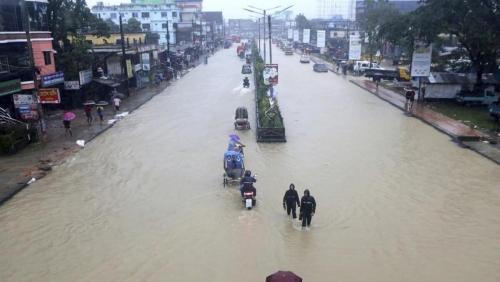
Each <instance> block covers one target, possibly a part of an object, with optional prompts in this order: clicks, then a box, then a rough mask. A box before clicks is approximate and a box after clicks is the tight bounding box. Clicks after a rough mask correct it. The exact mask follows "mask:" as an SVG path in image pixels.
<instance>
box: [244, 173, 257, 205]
mask: <svg viewBox="0 0 500 282" xmlns="http://www.w3.org/2000/svg"><path fill="white" fill-rule="evenodd" d="M253 177H254V178H256V177H257V174H256V175H254V176H253ZM243 202H244V203H245V208H246V209H247V210H251V209H252V207H253V206H255V204H256V203H257V199H255V197H254V196H253V192H244V193H243Z"/></svg>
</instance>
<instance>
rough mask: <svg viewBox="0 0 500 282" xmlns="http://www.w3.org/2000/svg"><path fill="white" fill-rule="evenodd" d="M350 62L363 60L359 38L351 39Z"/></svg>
mask: <svg viewBox="0 0 500 282" xmlns="http://www.w3.org/2000/svg"><path fill="white" fill-rule="evenodd" d="M349 60H361V40H360V39H359V36H354V35H351V36H350V37H349Z"/></svg>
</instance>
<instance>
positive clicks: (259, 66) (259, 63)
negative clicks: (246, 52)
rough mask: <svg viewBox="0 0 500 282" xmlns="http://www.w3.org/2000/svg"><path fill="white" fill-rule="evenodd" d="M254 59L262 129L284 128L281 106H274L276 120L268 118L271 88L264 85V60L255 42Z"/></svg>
mask: <svg viewBox="0 0 500 282" xmlns="http://www.w3.org/2000/svg"><path fill="white" fill-rule="evenodd" d="M252 58H253V63H254V78H255V87H256V88H257V105H258V106H257V108H258V110H259V122H260V126H261V127H283V118H282V117H281V111H280V109H279V106H278V105H276V106H274V109H275V110H276V112H277V114H276V116H275V117H274V119H272V120H270V119H269V118H268V117H267V116H266V114H265V113H266V111H267V110H268V109H269V108H270V107H271V105H270V103H269V96H267V91H268V90H269V88H270V86H268V85H265V84H264V77H263V76H262V72H263V71H264V66H265V64H264V60H262V57H261V56H260V54H259V51H258V48H257V44H256V43H255V41H253V42H252Z"/></svg>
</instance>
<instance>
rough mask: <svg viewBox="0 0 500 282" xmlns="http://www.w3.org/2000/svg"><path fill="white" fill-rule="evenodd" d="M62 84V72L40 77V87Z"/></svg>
mask: <svg viewBox="0 0 500 282" xmlns="http://www.w3.org/2000/svg"><path fill="white" fill-rule="evenodd" d="M63 82H64V72H62V71H59V72H56V73H53V74H49V75H42V86H43V87H45V86H50V85H54V84H59V83H63Z"/></svg>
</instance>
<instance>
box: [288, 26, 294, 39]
mask: <svg viewBox="0 0 500 282" xmlns="http://www.w3.org/2000/svg"><path fill="white" fill-rule="evenodd" d="M292 38H293V29H291V28H289V29H288V39H292Z"/></svg>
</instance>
